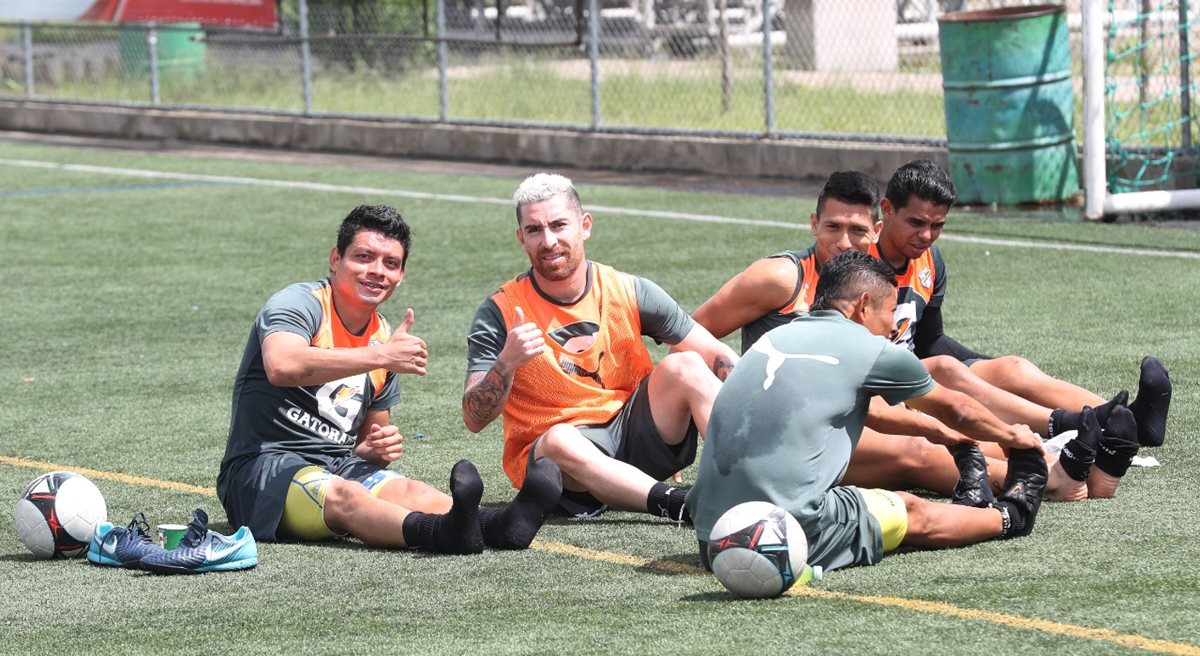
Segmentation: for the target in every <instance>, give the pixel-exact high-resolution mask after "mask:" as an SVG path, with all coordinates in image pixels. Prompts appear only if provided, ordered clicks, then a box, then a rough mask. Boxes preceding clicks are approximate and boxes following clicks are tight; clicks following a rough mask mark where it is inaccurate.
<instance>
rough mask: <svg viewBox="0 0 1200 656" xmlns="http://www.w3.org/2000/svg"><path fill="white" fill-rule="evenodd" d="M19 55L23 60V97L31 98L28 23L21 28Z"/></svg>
mask: <svg viewBox="0 0 1200 656" xmlns="http://www.w3.org/2000/svg"><path fill="white" fill-rule="evenodd" d="M21 54H22V55H23V56H24V58H25V97H26V98H32V97H33V95H34V93H36V91H34V88H33V28H32V27H30V26H29V21H25V23H24V24H23V25H22V26H21Z"/></svg>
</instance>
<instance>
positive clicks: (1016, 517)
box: [992, 501, 1028, 539]
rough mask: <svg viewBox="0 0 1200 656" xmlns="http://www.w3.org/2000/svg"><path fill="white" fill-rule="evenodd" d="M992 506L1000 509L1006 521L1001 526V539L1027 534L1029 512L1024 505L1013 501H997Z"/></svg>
mask: <svg viewBox="0 0 1200 656" xmlns="http://www.w3.org/2000/svg"><path fill="white" fill-rule="evenodd" d="M992 507H993V508H995V509H996V510H998V511H1000V517H1001V519H1002V520H1003V522H1004V524H1003V526H1002V527H1001V528H1000V539H1004V538H1009V537H1019V536H1022V535H1025V519H1026V517H1025V515H1026V514H1028V513H1027V511H1026V510H1025V508H1024V506H1022V505H1021V504H1017V503H1013V502H1011V501H997V502H996V504H995V505H993V506H992Z"/></svg>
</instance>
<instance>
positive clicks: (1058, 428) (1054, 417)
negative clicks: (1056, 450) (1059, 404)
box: [1046, 408, 1080, 437]
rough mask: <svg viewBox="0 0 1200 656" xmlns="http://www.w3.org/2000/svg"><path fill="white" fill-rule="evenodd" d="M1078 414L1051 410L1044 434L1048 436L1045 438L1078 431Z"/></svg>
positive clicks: (1056, 409)
mask: <svg viewBox="0 0 1200 656" xmlns="http://www.w3.org/2000/svg"><path fill="white" fill-rule="evenodd" d="M1079 414H1080V413H1078V412H1067V411H1066V410H1063V409H1062V408H1055V409H1054V410H1051V411H1050V421H1049V422H1047V426H1046V432H1047V433H1049V435H1047V436H1046V437H1054V436H1055V435H1059V434H1060V433H1065V432H1067V431H1073V430H1079Z"/></svg>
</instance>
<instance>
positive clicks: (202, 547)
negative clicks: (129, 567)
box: [141, 508, 258, 574]
mask: <svg viewBox="0 0 1200 656" xmlns="http://www.w3.org/2000/svg"><path fill="white" fill-rule="evenodd" d="M257 564H258V545H257V544H255V542H254V536H253V535H251V534H250V529H249V527H246V526H243V527H241V528H239V529H238V530H237V532H236V533H234V534H233V535H230V536H225V535H221V534H220V533H217V532H216V531H210V530H208V513H205V512H204V511H203V510H201V509H199V508H197V509H196V510H194V511H193V512H192V521H191V522H189V523H188V530H187V533H186V534H185V535H184V536H183V539H182V540H181V541H180V542H179V546H178V547H176V548H174V549H172V550H170V551H164V552H162V553H158V554H152V555H150V556H146V557H145V558H142V563H141V567H142V569H144V570H146V571H148V572H153V573H155V574H204V573H205V572H228V571H232V570H239V569H249V568H251V567H254V566H255V565H257Z"/></svg>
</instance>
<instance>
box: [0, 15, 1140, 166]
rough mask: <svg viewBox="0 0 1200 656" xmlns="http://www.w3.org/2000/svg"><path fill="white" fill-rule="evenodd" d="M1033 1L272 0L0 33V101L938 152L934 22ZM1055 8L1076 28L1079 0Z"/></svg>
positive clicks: (940, 127) (16, 27)
mask: <svg viewBox="0 0 1200 656" xmlns="http://www.w3.org/2000/svg"><path fill="white" fill-rule="evenodd" d="M1122 1H1124V2H1127V3H1128V4H1130V5H1136V4H1137V3H1138V2H1139V1H1140V0H1118V2H1117V4H1121V2H1122ZM1030 4H1035V3H1033V2H1027V1H1021V0H517V1H513V2H508V1H505V0H337V1H334V0H306V1H305V0H284V2H283V3H282V4H281V6H280V20H279V26H278V28H277V29H276V30H274V31H272V32H252V31H245V30H234V29H222V28H214V27H201V26H199V25H188V24H182V25H181V24H170V25H127V24H123V25H108V24H79V23H67V24H64V23H54V24H46V23H38V24H33V25H29V24H20V23H0V97H4V98H10V99H15V98H36V99H40V100H63V101H84V102H97V103H115V104H125V105H136V106H159V107H165V108H171V107H179V108H205V109H221V110H238V111H254V112H268V113H281V114H295V115H313V116H322V115H325V116H352V117H363V118H373V119H397V120H410V121H412V120H416V121H429V122H448V123H455V122H459V123H470V124H488V125H519V126H531V127H548V128H563V127H566V128H569V129H578V130H591V131H612V132H656V133H673V134H698V135H730V136H745V137H763V136H768V137H775V136H779V137H803V138H815V139H829V140H852V141H872V142H882V143H931V144H941V143H944V142H945V134H946V129H945V121H944V114H943V107H942V88H941V82H942V81H941V73H940V68H941V67H940V60H939V54H938V29H937V18H938V17H939V16H940V15H942V14H944V13H946V12H948V11H962V10H978V9H988V8H1000V7H1010V6H1017V5H1030ZM1040 4H1046V2H1045V1H1043V2H1042V3H1040ZM1052 4H1065V5H1066V6H1067V10H1068V12H1070V13H1071V14H1073V16H1074V20H1072V24H1073V25H1075V26H1076V27H1077V23H1078V18H1077V15H1078V11H1079V0H1068V1H1067V2H1065V3H1062V2H1060V3H1052ZM1072 39H1073V42H1074V43H1073V51H1074V53H1075V55H1076V56H1075V63H1074V66H1075V67H1076V69H1078V67H1079V57H1078V53H1079V49H1078V43H1077V41H1078V38H1077V33H1076V32H1073V35H1072ZM1077 96H1078V94H1077ZM1077 124H1078V121H1077Z"/></svg>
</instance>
